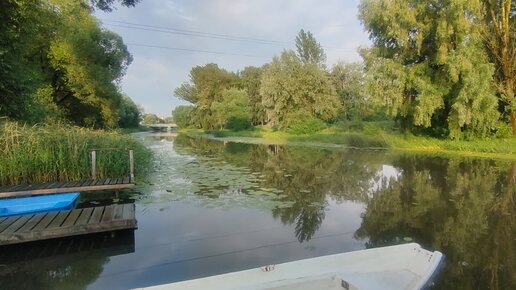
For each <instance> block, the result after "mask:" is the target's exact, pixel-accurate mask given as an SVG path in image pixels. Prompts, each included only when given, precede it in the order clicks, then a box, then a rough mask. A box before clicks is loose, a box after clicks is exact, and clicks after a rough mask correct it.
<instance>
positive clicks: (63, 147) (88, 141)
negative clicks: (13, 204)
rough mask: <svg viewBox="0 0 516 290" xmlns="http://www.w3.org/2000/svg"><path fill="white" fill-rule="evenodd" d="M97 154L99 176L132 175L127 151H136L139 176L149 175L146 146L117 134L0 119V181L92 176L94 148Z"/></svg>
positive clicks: (54, 179)
mask: <svg viewBox="0 0 516 290" xmlns="http://www.w3.org/2000/svg"><path fill="white" fill-rule="evenodd" d="M94 148H95V149H98V148H112V149H115V150H110V151H100V152H98V153H97V177H98V178H110V177H122V176H128V172H129V161H128V153H127V151H126V150H125V149H127V148H131V149H133V150H134V158H135V167H136V168H135V171H136V177H137V178H138V177H143V176H145V175H146V173H147V170H148V168H149V166H150V161H151V156H152V155H151V152H150V150H149V149H147V148H146V147H145V146H144V145H143V144H141V143H139V142H138V141H136V140H135V139H133V138H131V137H130V136H128V135H123V134H120V133H118V132H108V131H102V130H90V129H84V128H79V127H73V126H68V125H37V126H27V125H20V124H17V123H14V122H4V123H0V184H1V185H11V184H20V183H38V182H50V181H67V180H79V179H88V178H91V176H90V170H91V169H90V166H91V165H90V164H91V162H90V149H94Z"/></svg>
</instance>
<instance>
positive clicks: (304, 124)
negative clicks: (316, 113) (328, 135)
mask: <svg viewBox="0 0 516 290" xmlns="http://www.w3.org/2000/svg"><path fill="white" fill-rule="evenodd" d="M325 128H326V124H325V123H324V122H323V121H322V120H321V119H318V118H316V117H305V118H303V119H301V120H298V121H297V122H292V124H291V125H290V126H288V128H287V132H288V133H291V134H294V135H302V134H313V133H316V132H319V131H321V130H323V129H325Z"/></svg>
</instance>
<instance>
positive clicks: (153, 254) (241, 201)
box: [0, 135, 516, 289]
mask: <svg viewBox="0 0 516 290" xmlns="http://www.w3.org/2000/svg"><path fill="white" fill-rule="evenodd" d="M145 138H146V139H145V142H146V143H147V145H148V146H149V147H150V148H152V150H153V151H154V152H155V153H156V158H155V162H154V170H153V173H152V175H151V176H150V178H149V182H147V183H146V184H140V185H139V186H138V188H137V191H127V192H124V193H121V194H120V195H119V196H115V195H113V193H108V192H106V193H98V194H92V195H88V196H87V197H86V196H85V197H83V198H82V200H81V205H80V206H94V205H99V204H107V203H112V202H128V201H129V200H135V201H136V204H137V206H136V210H137V219H138V225H139V228H138V230H137V231H136V232H135V234H134V236H132V239H131V237H130V238H129V242H128V243H126V242H123V241H122V242H120V243H115V244H114V245H113V247H112V246H107V249H106V250H105V251H104V250H102V248H103V246H102V245H99V244H95V243H92V244H91V246H85V245H86V244H88V243H84V242H73V243H72V246H70V249H74V247H75V248H80V249H86V251H84V252H81V251H79V252H78V253H76V252H74V251H68V252H67V251H62V253H61V252H60V251H57V252H52V249H54V248H59V247H57V246H56V245H57V244H56V241H52V242H49V243H48V244H46V246H38V247H32V246H29V244H27V246H26V247H25V246H24V247H20V248H17V249H15V248H7V247H2V248H0V264H2V265H0V283H1V284H0V285H1V286H0V288H2V289H4V288H5V289H11V288H12V289H18V288H20V287H22V288H27V289H36V288H37V289H67V288H73V289H77V288H91V289H127V288H136V287H143V286H150V285H157V284H162V283H171V282H174V281H180V280H186V279H191V278H197V277H202V276H208V275H214V274H221V273H225V272H230V271H237V270H243V269H248V268H252V267H258V266H263V265H266V264H276V263H282V262H287V261H292V260H297V259H302V258H309V257H315V256H320V255H326V254H333V253H338V252H343V251H351V250H356V249H361V248H364V247H376V246H382V245H389V244H396V243H403V242H408V241H415V242H418V243H421V244H423V245H424V246H425V247H426V248H430V249H438V250H441V251H443V252H444V253H445V254H446V263H445V266H444V269H443V270H442V271H441V273H440V275H439V276H438V278H437V281H436V285H434V287H433V288H435V289H487V288H491V289H516V265H515V263H516V256H515V255H516V248H515V246H516V233H515V231H516V223H515V216H516V205H515V197H516V163H514V164H511V163H510V162H506V161H493V160H487V159H468V158H452V159H450V158H442V157H432V156H420V155H417V156H416V155H410V154H396V153H392V152H391V153H389V152H375V151H357V150H347V151H344V150H328V149H320V148H304V147H289V146H278V145H249V144H239V143H231V142H226V143H224V142H218V141H210V140H205V139H198V138H190V137H187V136H184V135H178V136H177V137H175V136H167V135H159V136H156V135H150V136H148V135H146V136H145ZM108 237H109V236H108ZM59 241H60V242H62V241H61V240H59ZM107 245H109V243H108V244H107ZM65 248H66V247H65ZM43 249H46V250H43ZM30 252H34V253H38V252H45V253H48V254H44V255H41V254H38V255H35V256H31V255H28V254H27V255H28V256H26V257H24V255H25V254H23V255H20V253H30ZM5 265H7V266H8V267H7V268H6V267H5ZM2 269H3V270H2ZM25 286H26V287H25Z"/></svg>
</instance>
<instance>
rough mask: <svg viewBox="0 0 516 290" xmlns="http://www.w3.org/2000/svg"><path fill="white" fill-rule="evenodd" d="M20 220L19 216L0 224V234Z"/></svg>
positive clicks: (9, 218)
mask: <svg viewBox="0 0 516 290" xmlns="http://www.w3.org/2000/svg"><path fill="white" fill-rule="evenodd" d="M19 218H20V216H19V215H18V216H10V217H8V218H7V220H5V221H4V222H3V223H1V224H0V233H1V232H3V231H4V230H5V229H6V228H8V227H9V226H10V225H12V224H13V223H14V222H16V221H17V220H18V219H19Z"/></svg>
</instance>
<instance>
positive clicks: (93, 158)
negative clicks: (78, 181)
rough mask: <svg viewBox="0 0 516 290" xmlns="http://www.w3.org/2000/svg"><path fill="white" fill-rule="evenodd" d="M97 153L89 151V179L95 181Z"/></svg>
mask: <svg viewBox="0 0 516 290" xmlns="http://www.w3.org/2000/svg"><path fill="white" fill-rule="evenodd" d="M96 159H97V151H95V150H91V178H93V180H96V179H97V168H96V166H97V160H96Z"/></svg>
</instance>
